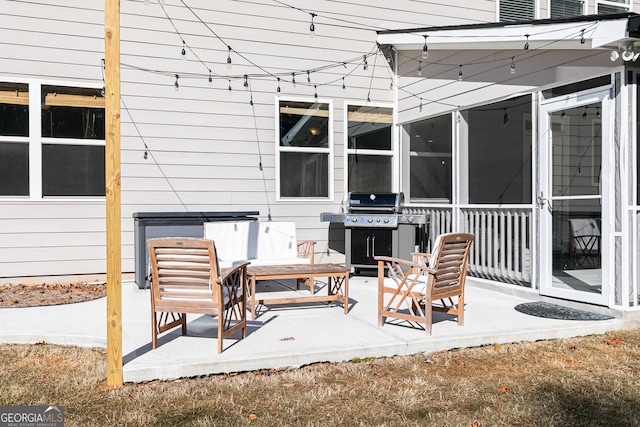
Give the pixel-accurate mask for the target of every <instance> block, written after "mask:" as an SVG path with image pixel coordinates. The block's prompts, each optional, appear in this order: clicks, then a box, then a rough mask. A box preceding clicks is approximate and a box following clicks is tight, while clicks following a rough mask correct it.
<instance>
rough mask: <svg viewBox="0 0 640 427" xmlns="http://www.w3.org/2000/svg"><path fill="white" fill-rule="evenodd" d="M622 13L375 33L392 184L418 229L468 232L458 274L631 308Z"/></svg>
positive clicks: (634, 47) (633, 167)
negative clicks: (394, 152) (390, 115)
mask: <svg viewBox="0 0 640 427" xmlns="http://www.w3.org/2000/svg"><path fill="white" fill-rule="evenodd" d="M639 26H640V17H639V16H637V15H635V14H623V15H608V16H595V15H594V16H582V17H578V18H570V19H559V20H537V21H526V22H515V23H498V24H484V25H468V26H455V27H430V28H416V29H407V30H397V31H383V32H379V36H378V42H379V43H380V45H381V46H382V48H383V50H384V51H385V52H386V55H387V59H388V60H389V63H390V66H391V67H392V69H393V71H394V76H395V79H396V80H395V82H394V83H395V95H396V102H397V106H398V124H399V126H398V133H399V141H400V143H399V157H400V165H401V167H400V171H401V173H400V185H399V186H400V190H401V191H402V192H404V194H405V205H406V209H407V210H409V211H411V212H416V213H426V214H427V215H428V217H429V225H428V227H429V230H428V233H427V234H428V236H429V239H430V240H431V241H432V240H433V239H434V238H435V236H437V235H438V234H440V233H443V232H449V231H469V232H472V233H474V234H475V236H476V240H475V244H474V248H473V252H472V253H471V256H470V260H469V263H470V270H469V271H470V274H471V275H472V276H474V277H476V278H478V279H480V280H482V281H484V282H485V283H487V284H491V285H495V286H499V287H501V288H505V287H506V288H510V289H514V290H516V289H528V290H530V291H533V292H537V293H539V294H540V295H542V296H546V297H554V298H562V299H565V300H570V301H577V302H582V303H588V304H594V305H600V306H605V307H610V308H617V309H624V310H633V309H636V308H638V305H639V295H638V292H639V291H638V282H639V278H638V276H639V274H640V270H639V269H638V267H636V266H637V265H639V264H640V263H639V262H638V261H639V247H638V243H637V242H638V240H639V239H638V237H639V236H638V225H639V217H638V189H639V188H640V186H639V185H638V174H637V157H638V155H637V154H638V153H637V145H638V144H637V131H636V124H637V121H638V117H639V116H638V74H639V73H638V68H637V64H636V62H635V60H636V59H638V57H639V56H640V38H639V36H640V32H638V27H639Z"/></svg>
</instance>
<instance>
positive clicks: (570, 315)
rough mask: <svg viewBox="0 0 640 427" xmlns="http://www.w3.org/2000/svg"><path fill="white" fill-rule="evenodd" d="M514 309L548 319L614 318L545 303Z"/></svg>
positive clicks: (529, 304) (534, 303)
mask: <svg viewBox="0 0 640 427" xmlns="http://www.w3.org/2000/svg"><path fill="white" fill-rule="evenodd" d="M514 308H515V309H516V310H517V311H519V312H520V313H524V314H529V315H531V316H537V317H544V318H547V319H562V320H609V319H613V318H614V317H613V316H607V315H605V314H598V313H591V312H589V311H583V310H578V309H575V308H569V307H563V306H561V305H557V304H551V303H548V302H543V301H536V302H527V303H524V304H518V305H516V306H515V307H514Z"/></svg>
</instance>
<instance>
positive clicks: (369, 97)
mask: <svg viewBox="0 0 640 427" xmlns="http://www.w3.org/2000/svg"><path fill="white" fill-rule="evenodd" d="M367 102H371V92H369V93H367Z"/></svg>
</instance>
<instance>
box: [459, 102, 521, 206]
mask: <svg viewBox="0 0 640 427" xmlns="http://www.w3.org/2000/svg"><path fill="white" fill-rule="evenodd" d="M466 116H467V120H468V126H469V142H468V147H469V148H468V150H469V153H468V162H469V171H468V186H469V203H475V204H520V203H525V204H527V203H531V141H532V139H531V138H532V137H531V96H530V95H526V96H522V97H519V98H514V99H510V100H508V101H503V102H499V103H496V104H491V105H485V106H482V107H478V108H474V109H471V110H468V111H467V112H466Z"/></svg>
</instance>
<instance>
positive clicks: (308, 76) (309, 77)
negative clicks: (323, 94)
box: [307, 70, 311, 83]
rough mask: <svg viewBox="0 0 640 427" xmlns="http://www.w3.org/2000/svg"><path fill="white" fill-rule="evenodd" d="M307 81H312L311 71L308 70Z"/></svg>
mask: <svg viewBox="0 0 640 427" xmlns="http://www.w3.org/2000/svg"><path fill="white" fill-rule="evenodd" d="M307 83H311V73H310V72H309V70H307Z"/></svg>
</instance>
